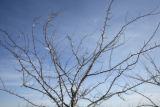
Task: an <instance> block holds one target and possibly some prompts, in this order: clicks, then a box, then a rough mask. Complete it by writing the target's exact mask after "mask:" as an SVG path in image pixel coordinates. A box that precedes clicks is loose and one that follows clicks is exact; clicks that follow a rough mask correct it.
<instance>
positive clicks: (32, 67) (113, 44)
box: [0, 0, 160, 107]
mask: <svg viewBox="0 0 160 107" xmlns="http://www.w3.org/2000/svg"><path fill="white" fill-rule="evenodd" d="M113 1H114V0H111V1H110V3H109V6H108V8H107V10H106V17H105V20H104V25H103V29H102V32H101V34H100V35H99V38H98V40H97V42H96V45H95V47H94V49H92V50H89V51H88V50H84V49H83V46H84V44H85V43H84V42H85V40H86V39H87V38H89V37H90V36H88V35H87V36H84V37H83V38H82V39H81V40H80V42H79V43H78V44H77V43H76V44H74V40H73V38H72V37H71V36H69V35H67V36H66V39H65V40H67V41H68V43H69V46H70V48H69V49H70V52H68V53H65V52H63V51H59V50H60V49H62V48H60V46H61V45H60V44H61V43H60V42H58V41H57V40H56V33H55V31H53V32H52V31H51V29H50V28H51V27H52V25H53V23H52V22H53V21H54V19H55V18H56V17H57V16H58V14H59V13H58V12H57V13H52V14H50V16H49V18H48V20H46V22H45V24H44V25H43V38H41V39H38V38H37V36H36V34H35V25H36V23H37V19H36V18H35V20H34V21H33V25H32V34H31V35H26V34H22V36H19V37H17V38H12V36H11V35H10V34H9V33H8V32H7V31H5V30H3V29H0V32H1V37H2V38H3V39H2V40H1V41H0V45H1V46H2V47H4V48H5V49H6V50H8V51H9V52H10V53H11V54H12V55H13V56H14V57H15V58H16V59H17V61H18V64H19V67H20V68H19V69H18V71H19V72H20V73H21V74H22V76H23V86H24V87H25V88H27V89H31V90H33V91H36V92H39V93H40V94H42V95H44V96H46V97H48V98H49V99H50V100H51V101H52V102H53V104H55V105H56V106H58V107H64V106H65V107H77V106H78V105H80V103H81V102H82V101H86V102H87V103H85V106H87V107H91V106H93V107H94V106H97V105H99V104H101V103H102V102H104V101H106V100H108V99H110V98H111V97H113V96H118V97H119V98H121V99H123V97H122V96H121V95H123V94H127V92H129V91H132V89H134V88H136V87H137V86H139V85H141V84H143V83H145V82H146V81H140V82H136V83H134V84H129V83H128V82H127V81H126V82H124V83H123V84H122V85H121V86H120V84H119V83H120V82H121V80H120V79H121V78H128V77H125V75H124V74H125V73H126V72H128V71H131V70H132V69H133V68H134V66H135V65H136V64H137V63H138V61H139V58H140V56H141V54H144V53H147V52H148V51H150V50H153V49H156V48H158V47H160V44H155V45H152V46H150V47H148V45H149V43H150V42H151V41H152V39H153V38H154V36H155V35H156V32H157V31H158V29H159V26H160V23H158V24H157V26H156V28H155V30H154V31H153V33H152V35H151V36H150V38H149V39H148V40H147V41H146V42H145V43H144V45H143V46H142V47H141V48H140V49H139V51H137V52H135V53H128V56H126V58H124V59H122V60H121V61H119V62H117V63H115V64H112V57H113V56H112V55H113V51H115V50H116V49H118V48H119V47H121V46H122V45H123V44H124V42H123V41H121V37H122V36H123V35H124V32H125V30H126V28H127V27H128V26H130V25H131V24H133V23H134V22H137V21H138V20H141V19H143V18H144V17H148V16H153V15H157V14H158V13H155V12H154V11H151V12H149V13H147V14H144V15H141V16H138V17H135V18H133V19H132V20H130V21H128V22H126V23H125V24H124V25H123V26H122V27H120V28H119V31H118V32H117V33H115V35H114V36H110V38H109V39H106V32H107V30H106V29H107V27H108V23H109V21H110V13H111V9H112V4H113ZM107 38H108V37H107ZM106 62H107V64H108V66H106V64H105V63H106ZM46 64H49V67H50V68H49V69H47V67H46V66H47V65H46ZM1 83H2V84H3V87H2V88H0V90H1V91H5V92H7V93H10V94H13V95H15V96H17V97H19V98H21V99H23V100H25V101H27V102H28V103H30V104H32V105H33V106H38V107H42V105H39V104H35V103H34V102H32V101H30V100H29V99H27V98H25V97H23V96H21V95H19V94H18V93H15V92H12V91H11V90H9V89H7V88H6V86H5V83H4V82H3V81H2V80H1ZM101 88H103V90H102V89H101ZM98 90H100V91H98Z"/></svg>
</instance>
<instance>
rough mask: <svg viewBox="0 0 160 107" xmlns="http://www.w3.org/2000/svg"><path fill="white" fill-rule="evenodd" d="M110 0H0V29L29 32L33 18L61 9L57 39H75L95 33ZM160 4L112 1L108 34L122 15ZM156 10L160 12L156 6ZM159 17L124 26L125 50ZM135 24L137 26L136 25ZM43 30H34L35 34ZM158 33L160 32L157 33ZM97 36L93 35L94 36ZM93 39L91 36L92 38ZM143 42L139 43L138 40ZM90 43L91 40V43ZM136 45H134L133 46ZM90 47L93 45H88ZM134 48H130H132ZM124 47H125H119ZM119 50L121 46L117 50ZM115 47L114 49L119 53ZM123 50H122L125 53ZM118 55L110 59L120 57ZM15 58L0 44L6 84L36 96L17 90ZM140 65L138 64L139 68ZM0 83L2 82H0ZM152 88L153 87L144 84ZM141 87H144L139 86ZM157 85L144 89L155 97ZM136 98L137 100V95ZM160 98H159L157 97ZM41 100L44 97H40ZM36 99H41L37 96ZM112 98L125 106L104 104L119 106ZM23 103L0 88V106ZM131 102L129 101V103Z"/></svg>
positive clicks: (13, 106) (143, 37)
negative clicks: (64, 37)
mask: <svg viewBox="0 0 160 107" xmlns="http://www.w3.org/2000/svg"><path fill="white" fill-rule="evenodd" d="M108 2H109V0H0V28H2V29H5V30H7V31H8V32H9V33H10V34H12V35H13V38H14V37H15V35H18V34H19V33H20V32H26V33H28V34H30V33H31V27H32V22H33V19H34V18H35V17H41V19H40V25H41V24H43V23H44V21H45V20H46V19H47V18H48V15H49V14H50V13H51V12H57V11H60V14H59V16H58V17H57V18H56V22H55V25H54V26H55V29H56V31H57V35H58V38H61V37H63V36H65V35H70V36H71V37H73V38H75V41H76V40H78V39H77V38H79V37H82V36H83V35H85V34H93V35H95V36H96V35H97V34H99V32H100V31H101V29H102V27H103V22H104V17H105V10H106V8H107V6H108ZM159 6H160V1H159V0H115V2H114V4H113V7H112V11H111V21H110V23H109V24H110V25H111V26H110V28H111V29H112V30H111V31H108V32H109V34H113V33H114V32H116V31H118V30H119V27H120V26H121V25H122V24H124V23H125V18H126V17H127V19H128V20H129V19H131V18H133V17H136V16H138V15H141V14H144V13H147V12H148V11H151V10H152V9H155V8H158V7H159ZM156 11H160V8H158V9H157V10H156ZM159 19H160V16H155V17H154V16H153V17H148V18H145V19H144V21H141V22H138V23H135V24H133V26H130V27H129V28H128V29H127V32H126V35H127V36H126V38H125V39H126V40H127V41H129V44H127V45H129V46H130V47H127V45H126V46H125V50H127V52H128V51H130V52H132V51H135V50H136V49H138V48H139V47H138V46H140V45H142V44H143V41H145V40H147V39H148V37H149V36H148V35H150V34H151V32H150V31H153V29H155V26H156V25H157V23H158V22H159V21H160V20H159ZM135 26H136V27H135ZM41 30H42V29H39V30H37V34H41V33H39V32H42V31H41ZM158 33H159V34H160V32H158ZM95 38H96V37H95ZM158 40H160V36H156V38H155V41H158ZM93 41H94V38H93ZM141 41H142V42H141ZM90 43H92V42H90ZM134 44H136V46H135V45H134ZM88 46H89V47H90V48H91V47H92V44H88ZM132 47H133V48H132ZM122 48H123V49H124V47H122ZM120 50H121V49H120ZM120 50H118V51H117V52H120ZM127 52H126V51H123V52H121V53H122V54H124V55H125V54H127ZM154 54H155V55H158V52H155V53H154ZM120 59H121V58H119V56H118V55H117V57H115V59H113V60H120ZM16 63H17V62H16V60H15V59H14V58H13V56H12V55H10V54H9V53H8V52H7V51H6V50H5V49H3V48H2V47H0V77H1V78H2V79H3V80H4V81H5V82H6V85H7V86H8V87H9V88H11V89H13V90H16V91H17V92H20V93H23V94H24V96H32V97H31V98H33V99H36V97H35V96H34V94H30V95H29V94H28V93H25V90H22V89H20V88H19V87H18V86H19V85H20V84H21V81H20V80H21V75H20V74H19V73H17V72H16V71H15V68H16V67H18V66H17V64H16ZM139 68H141V66H140V67H139ZM0 86H1V84H0ZM145 87H148V88H151V87H152V86H145ZM142 89H143V87H142ZM159 89H160V88H157V87H156V88H153V89H152V91H151V90H150V91H147V90H145V91H146V93H148V94H149V95H150V93H152V94H153V95H156V97H157V98H158V97H159V96H160V94H158V95H159V96H158V95H157V93H160V91H159ZM135 97H136V96H135V95H133V96H131V97H130V98H129V99H130V100H129V101H131V103H134V102H135V101H133V99H135ZM136 98H137V99H140V98H138V97H136ZM159 98H160V97H159ZM42 99H44V98H42ZM35 101H36V102H39V101H41V99H36V100H35ZM43 101H44V103H47V104H49V103H48V100H46V101H45V100H43ZM114 101H117V102H120V103H121V106H119V107H125V106H126V107H128V103H127V104H126V103H125V102H123V101H119V100H113V101H112V100H109V101H108V102H109V103H107V104H110V105H108V106H109V107H111V105H112V107H118V105H115V103H114ZM25 104H26V103H25V102H24V101H23V100H20V99H19V98H17V97H15V96H12V95H9V94H7V93H4V92H1V91H0V107H18V105H20V107H22V106H23V105H25ZM131 105H132V104H130V106H131Z"/></svg>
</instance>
